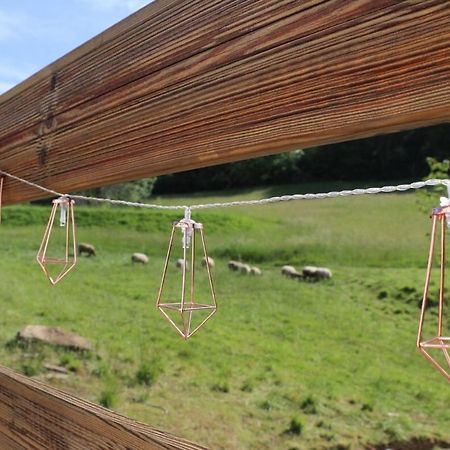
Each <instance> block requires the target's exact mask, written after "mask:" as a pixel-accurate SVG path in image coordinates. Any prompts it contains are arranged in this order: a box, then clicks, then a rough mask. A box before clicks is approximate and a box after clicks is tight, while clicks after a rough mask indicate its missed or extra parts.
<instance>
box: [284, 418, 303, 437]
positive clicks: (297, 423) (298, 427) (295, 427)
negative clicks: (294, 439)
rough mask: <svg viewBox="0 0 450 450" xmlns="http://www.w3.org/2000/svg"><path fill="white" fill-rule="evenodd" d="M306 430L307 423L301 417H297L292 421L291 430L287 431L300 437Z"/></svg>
mask: <svg viewBox="0 0 450 450" xmlns="http://www.w3.org/2000/svg"><path fill="white" fill-rule="evenodd" d="M304 428H305V423H304V421H303V419H302V418H301V417H299V416H295V417H293V418H292V419H291V423H290V424H289V428H288V429H287V430H286V431H287V433H290V434H297V435H300V434H302V433H303V430H304Z"/></svg>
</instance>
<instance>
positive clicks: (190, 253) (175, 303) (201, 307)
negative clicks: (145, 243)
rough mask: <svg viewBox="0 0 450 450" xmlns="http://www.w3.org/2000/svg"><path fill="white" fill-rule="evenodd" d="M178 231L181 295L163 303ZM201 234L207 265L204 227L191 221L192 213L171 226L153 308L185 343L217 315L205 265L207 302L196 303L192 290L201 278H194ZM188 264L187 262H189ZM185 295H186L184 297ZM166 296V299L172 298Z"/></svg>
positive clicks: (209, 277)
mask: <svg viewBox="0 0 450 450" xmlns="http://www.w3.org/2000/svg"><path fill="white" fill-rule="evenodd" d="M177 229H180V230H181V234H182V246H181V247H182V258H180V259H179V260H178V261H177V266H178V267H179V269H178V270H181V295H180V296H179V297H178V295H179V294H178V295H177V294H175V295H177V297H178V298H176V299H173V297H170V298H169V300H167V301H166V300H163V296H164V294H165V290H167V287H166V286H165V282H166V278H167V274H168V270H175V266H174V265H172V266H171V267H170V268H169V262H170V257H171V254H172V247H173V240H174V236H175V232H176V230H177ZM197 233H198V234H200V238H201V245H202V252H201V253H202V255H203V257H204V261H206V262H208V261H209V259H208V253H207V249H206V243H205V236H204V233H203V225H202V224H201V223H198V222H194V221H193V220H191V213H190V210H189V208H187V209H186V212H185V217H184V219H182V220H180V221H178V222H174V223H173V226H172V233H171V235H170V240H169V249H168V251H167V257H166V261H165V264H164V270H163V275H162V280H161V286H160V288H159V294H158V299H157V302H156V306H157V307H158V309H159V310H160V311H161V313H162V314H163V315H164V317H166V319H167V320H168V321H169V322H170V324H171V325H172V326H173V327H174V328H175V329H176V330H177V331H178V333H179V334H180V335H181V336H182V337H183V338H184V339H185V340H187V339H189V338H190V337H191V336H192V335H193V334H194V333H195V332H196V331H198V330H199V328H200V327H201V326H202V325H204V324H205V322H207V321H208V320H209V319H210V318H211V317H212V315H213V314H214V313H215V312H216V311H217V302H216V295H215V292H214V285H213V280H212V276H211V268H210V266H209V264H208V263H206V264H205V269H206V275H207V280H204V281H205V284H206V285H207V287H205V289H208V291H210V294H208V298H209V301H206V300H203V301H199V297H198V296H197V293H196V289H195V282H196V281H197V279H198V278H199V275H200V274H197V275H196V265H195V263H196V239H197V237H196V235H197ZM189 260H190V261H189ZM186 292H188V294H187V295H186ZM172 295H173V294H172V293H169V296H172Z"/></svg>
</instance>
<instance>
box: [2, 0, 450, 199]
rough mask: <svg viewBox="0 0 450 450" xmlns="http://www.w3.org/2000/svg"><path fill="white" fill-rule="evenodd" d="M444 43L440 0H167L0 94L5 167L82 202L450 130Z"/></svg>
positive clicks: (448, 56) (448, 54)
mask: <svg viewBox="0 0 450 450" xmlns="http://www.w3.org/2000/svg"><path fill="white" fill-rule="evenodd" d="M449 49H450V2H443V1H441V0H404V1H398V0H379V1H373V0H354V1H351V2H349V1H345V0H305V1H293V0H239V1H237V0H210V1H207V2H205V1H200V0H195V1H194V0H159V1H156V2H153V3H151V4H150V5H149V6H148V7H146V8H144V9H143V10H141V11H139V12H138V13H136V14H134V15H132V16H130V17H129V18H127V19H125V20H124V21H122V22H120V23H119V24H118V25H116V26H114V27H112V28H111V29H109V30H107V31H106V32H104V33H103V34H101V35H99V36H98V37H96V38H94V39H93V40H91V41H90V42H88V43H87V44H85V45H83V46H82V47H80V48H78V49H76V50H75V51H73V52H72V53H70V54H68V55H67V56H65V57H63V58H62V59H60V60H58V61H56V62H55V63H54V64H52V65H50V66H49V67H47V68H45V69H44V70H42V71H41V72H39V73H37V74H36V75H35V76H33V77H31V78H30V79H29V80H27V81H25V82H24V83H22V84H20V85H19V86H17V87H16V88H14V89H12V90H11V91H10V92H8V93H6V94H4V95H3V96H0V119H1V120H0V168H1V169H3V170H6V171H9V172H11V173H14V174H16V175H19V176H22V177H24V178H27V179H29V180H31V181H34V182H37V183H39V184H43V185H45V186H47V187H50V188H53V189H55V190H57V191H60V192H74V191H76V190H79V189H83V188H88V187H95V186H100V185H105V184H110V183H114V182H120V181H126V180H131V179H138V178H142V177H145V176H152V175H160V174H165V173H171V172H176V171H182V170H187V169H193V168H198V167H204V166H210V165H214V164H220V163H225V162H230V161H235V160H239V159H245V158H251V157H256V156H261V155H266V154H270V153H275V152H281V151H286V150H290V149H294V148H306V147H311V146H317V145H320V144H325V143H330V142H337V141H343V140H349V139H355V138H360V137H364V136H370V135H374V134H378V133H387V132H393V131H398V130H403V129H408V128H414V127H418V126H425V125H431V124H436V123H441V122H445V121H449V120H450V82H449V80H450V50H449ZM43 195H45V194H42V192H39V191H36V190H34V189H32V188H29V187H27V186H24V185H21V184H18V183H16V182H14V181H12V180H6V183H5V193H4V202H5V203H6V204H7V203H14V202H18V201H23V200H29V199H37V198H40V197H42V196H43Z"/></svg>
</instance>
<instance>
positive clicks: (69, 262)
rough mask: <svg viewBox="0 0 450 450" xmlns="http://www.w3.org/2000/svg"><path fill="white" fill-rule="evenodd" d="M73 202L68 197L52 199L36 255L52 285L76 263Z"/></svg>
mask: <svg viewBox="0 0 450 450" xmlns="http://www.w3.org/2000/svg"><path fill="white" fill-rule="evenodd" d="M74 204H75V202H74V201H73V200H72V199H71V198H69V197H60V198H58V199H56V200H53V208H52V211H51V213H50V219H49V221H48V224H47V228H46V229H45V233H44V238H43V239H42V243H41V246H40V248H39V251H38V254H37V257H36V259H37V262H38V263H39V265H40V266H41V267H42V270H43V271H44V273H45V275H46V276H47V277H48V279H49V280H50V283H51V284H52V285H55V284H57V283H58V282H59V281H61V280H62V278H64V277H65V276H66V275H67V274H68V273H69V271H70V270H72V269H73V268H74V267H75V264H76V263H77V252H76V239H75V218H74V212H73V208H74ZM58 209H59V210H60V220H59V225H60V227H61V228H62V229H61V232H60V233H58V231H59V230H54V221H55V216H56V212H57V210H58ZM55 234H59V236H55ZM58 238H59V239H58ZM49 253H50V256H49Z"/></svg>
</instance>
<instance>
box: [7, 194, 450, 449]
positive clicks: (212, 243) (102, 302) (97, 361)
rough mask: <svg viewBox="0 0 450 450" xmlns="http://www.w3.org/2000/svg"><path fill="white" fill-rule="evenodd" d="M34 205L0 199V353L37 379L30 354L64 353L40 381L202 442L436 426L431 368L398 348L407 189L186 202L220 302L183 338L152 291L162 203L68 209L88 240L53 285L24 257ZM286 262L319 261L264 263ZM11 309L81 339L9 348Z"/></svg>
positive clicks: (287, 445)
mask: <svg viewBox="0 0 450 450" xmlns="http://www.w3.org/2000/svg"><path fill="white" fill-rule="evenodd" d="M328 188H332V187H331V186H321V187H318V186H312V185H309V186H291V187H281V188H277V189H275V190H274V189H272V190H271V191H268V190H264V189H260V190H253V191H245V192H244V191H240V192H231V191H230V192H229V193H228V195H224V194H223V193H222V194H208V195H207V194H205V195H202V196H191V197H189V198H186V197H184V198H179V197H166V198H163V199H158V201H164V202H165V203H177V204H185V203H189V202H191V203H197V202H205V201H208V202H209V201H217V200H232V199H235V198H258V197H261V196H266V195H272V194H278V193H280V192H281V191H290V192H294V191H295V192H297V191H298V192H300V191H308V190H316V191H317V190H328ZM437 201H438V196H436V202H437ZM48 213H49V208H47V207H41V206H39V207H36V206H35V207H31V206H17V207H8V208H5V209H4V211H3V219H4V221H3V223H2V225H1V228H0V251H1V254H2V258H1V260H0V280H1V283H0V307H1V310H2V314H1V315H0V341H1V345H0V358H1V360H2V364H4V365H7V366H10V367H13V368H14V369H16V370H19V371H21V372H24V373H26V374H28V375H32V376H36V377H39V378H42V379H47V378H48V373H46V372H45V370H44V364H45V363H52V364H58V365H64V366H66V367H67V368H68V369H69V372H70V373H69V375H68V376H67V377H63V378H55V377H53V378H51V379H50V380H49V381H50V382H51V383H53V384H55V385H57V386H60V387H63V388H64V389H68V390H70V391H72V392H75V393H76V394H78V395H81V396H83V397H85V398H87V399H89V400H92V401H95V402H100V403H102V404H104V405H106V406H109V407H111V408H112V409H114V410H116V411H118V412H120V413H123V414H126V415H130V416H133V417H135V418H137V419H139V420H142V421H144V422H147V423H149V424H151V425H153V426H156V427H159V428H162V429H166V430H168V431H171V432H173V433H176V434H178V435H181V436H183V437H186V438H189V439H192V440H194V441H196V442H199V443H203V444H205V445H208V446H210V448H212V449H227V450H231V449H258V450H259V449H286V450H287V449H290V450H294V449H336V450H337V449H360V448H363V446H364V445H369V444H371V445H375V444H381V443H388V442H394V441H409V440H411V439H413V438H423V439H424V441H423V442H428V441H433V440H434V441H436V442H437V441H442V444H441V447H442V448H443V447H444V444H443V441H446V442H450V432H449V430H448V423H449V420H450V412H449V411H448V404H449V402H450V391H449V390H448V383H447V382H446V381H445V379H444V378H443V377H442V376H440V375H439V374H438V373H437V372H436V371H435V370H433V369H432V367H431V366H430V365H429V364H428V363H427V362H426V361H425V360H424V359H423V358H422V357H421V356H420V355H419V354H418V353H417V351H416V349H415V334H416V330H417V323H418V314H419V309H418V302H419V300H420V297H421V290H422V286H423V281H424V275H425V265H426V257H427V251H428V249H427V247H428V245H429V242H428V240H429V236H428V233H429V227H430V220H429V217H428V214H427V213H426V211H424V210H423V209H421V206H420V205H419V204H418V202H417V195H415V194H389V195H376V196H370V197H369V196H366V197H355V198H343V199H334V200H320V201H319V200H318V201H302V202H296V203H292V202H291V203H283V204H277V205H271V206H258V207H253V208H233V209H229V210H228V209H227V210H220V211H219V210H213V211H207V212H202V213H199V214H194V216H193V218H194V219H195V220H198V221H202V222H203V224H204V226H205V233H206V238H207V242H208V249H209V252H210V254H211V256H213V257H214V258H215V259H216V267H215V269H214V272H213V275H214V281H215V284H216V290H217V297H218V301H219V312H218V313H217V315H216V316H215V317H214V318H213V319H212V320H211V321H210V322H208V323H207V324H206V326H205V327H204V329H202V330H201V331H200V332H199V333H198V334H197V335H195V336H194V337H193V338H192V339H191V340H190V341H188V342H183V341H182V340H181V339H180V338H179V337H178V336H177V335H176V334H175V332H174V331H173V330H172V329H171V328H170V327H169V325H168V323H167V322H166V321H165V320H164V319H163V318H162V316H161V315H160V314H159V313H158V311H157V310H156V308H155V306H154V303H155V300H156V294H157V290H158V287H159V281H160V277H161V272H162V266H163V262H164V257H165V252H166V246H167V242H168V239H169V233H170V229H171V221H172V220H174V219H175V218H177V217H178V216H179V215H178V214H177V213H161V212H155V211H147V210H133V209H130V208H128V209H119V208H107V207H106V208H87V207H80V208H78V209H77V210H76V217H77V224H78V236H79V237H78V241H79V242H89V243H92V244H94V245H95V247H96V248H97V251H98V256H97V257H96V258H86V257H83V258H81V259H80V261H79V264H78V266H77V268H76V269H75V271H74V272H73V273H71V274H70V275H69V276H68V277H67V279H65V280H64V281H62V283H61V285H59V286H57V287H56V288H51V287H50V285H49V283H48V282H47V281H46V279H45V278H44V274H43V273H42V272H41V270H40V268H39V267H38V265H37V264H36V263H35V255H36V252H37V249H38V247H39V244H40V240H41V238H42V233H43V231H44V227H45V222H46V220H47V216H48ZM176 242H177V244H178V242H179V241H178V240H177V241H176ZM135 251H140V252H145V253H147V254H148V255H149V256H150V263H149V265H148V266H133V265H132V264H131V261H130V255H131V253H132V252H135ZM229 258H234V259H239V258H240V259H242V260H243V261H245V262H249V263H252V264H256V265H258V266H259V267H260V268H261V269H262V270H263V276H262V277H249V276H244V275H239V274H236V273H231V272H230V271H229V270H228V269H227V261H228V259H229ZM287 263H289V264H293V265H295V266H297V267H299V268H301V267H302V266H303V265H305V264H314V265H324V266H327V267H330V269H331V270H332V271H333V275H334V276H333V279H332V280H329V281H324V282H320V283H308V282H301V281H296V280H291V279H286V278H284V277H282V276H281V274H280V267H281V266H282V265H283V264H287ZM435 286H436V285H433V289H434V290H435ZM173 289H175V290H176V289H178V286H175V287H173ZM26 324H44V325H55V326H60V327H62V328H65V329H68V330H71V331H74V332H76V333H79V334H81V335H83V336H85V337H87V338H89V339H91V340H92V341H93V342H94V343H95V351H94V352H93V354H91V355H81V354H77V353H74V352H68V351H63V350H59V349H56V350H55V349H51V348H48V347H44V346H31V347H26V348H23V347H21V346H18V345H16V344H15V343H14V336H15V334H16V332H17V331H18V330H19V329H20V328H22V327H23V326H24V325H26ZM436 445H437V444H436ZM372 448H373V447H372ZM394 448H400V447H394ZM410 448H415V447H410ZM417 448H419V447H417ZM420 448H430V449H431V448H432V445H431V446H428V447H426V446H425V447H420Z"/></svg>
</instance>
